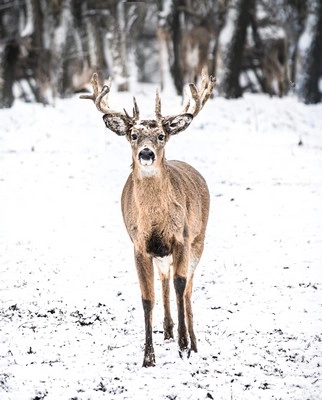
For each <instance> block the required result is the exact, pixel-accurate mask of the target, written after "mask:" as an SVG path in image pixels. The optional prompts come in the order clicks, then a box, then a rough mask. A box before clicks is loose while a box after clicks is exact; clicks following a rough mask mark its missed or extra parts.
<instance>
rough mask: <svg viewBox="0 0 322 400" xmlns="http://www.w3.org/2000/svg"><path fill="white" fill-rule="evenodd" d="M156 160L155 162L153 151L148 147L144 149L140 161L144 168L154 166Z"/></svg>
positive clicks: (140, 153)
mask: <svg viewBox="0 0 322 400" xmlns="http://www.w3.org/2000/svg"><path fill="white" fill-rule="evenodd" d="M154 160H155V154H154V151H152V150H151V149H149V148H148V147H144V148H143V149H142V150H141V151H140V152H139V161H140V163H141V164H142V165H144V166H149V165H152V164H153V161H154Z"/></svg>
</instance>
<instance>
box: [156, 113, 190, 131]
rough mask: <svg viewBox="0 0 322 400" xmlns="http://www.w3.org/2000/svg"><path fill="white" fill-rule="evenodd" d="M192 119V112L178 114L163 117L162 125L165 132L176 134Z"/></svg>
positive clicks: (185, 127)
mask: <svg viewBox="0 0 322 400" xmlns="http://www.w3.org/2000/svg"><path fill="white" fill-rule="evenodd" d="M192 119H193V115H192V114H180V115H177V116H175V117H165V118H164V120H163V122H162V125H163V128H164V130H165V131H166V133H168V134H169V135H176V134H177V133H179V132H181V131H184V130H185V129H187V128H188V126H189V125H190V122H191V121H192Z"/></svg>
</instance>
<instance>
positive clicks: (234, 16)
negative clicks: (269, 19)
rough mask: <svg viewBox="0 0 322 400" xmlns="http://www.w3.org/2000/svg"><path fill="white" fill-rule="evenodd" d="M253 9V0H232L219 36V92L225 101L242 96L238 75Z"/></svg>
mask: <svg viewBox="0 0 322 400" xmlns="http://www.w3.org/2000/svg"><path fill="white" fill-rule="evenodd" d="M253 9H254V0H232V2H231V6H230V9H229V11H228V15H227V22H226V26H225V28H224V29H223V31H222V32H221V35H220V39H219V40H220V47H221V52H222V70H221V72H220V73H219V74H220V75H221V79H220V86H219V90H220V92H221V93H222V94H223V95H224V97H226V98H227V99H230V98H232V99H233V98H238V97H240V96H241V95H242V89H241V86H240V83H239V75H240V71H241V66H242V57H243V50H244V44H245V41H246V30H247V26H248V25H249V23H250V15H251V13H252V12H253Z"/></svg>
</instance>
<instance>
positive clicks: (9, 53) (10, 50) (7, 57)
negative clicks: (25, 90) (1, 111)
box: [0, 41, 19, 108]
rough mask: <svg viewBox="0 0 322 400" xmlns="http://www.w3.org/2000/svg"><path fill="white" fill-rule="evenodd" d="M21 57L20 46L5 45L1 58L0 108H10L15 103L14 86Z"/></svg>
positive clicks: (13, 44) (15, 44)
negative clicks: (19, 57) (17, 65)
mask: <svg viewBox="0 0 322 400" xmlns="http://www.w3.org/2000/svg"><path fill="white" fill-rule="evenodd" d="M18 55H19V45H18V44H17V43H16V42H14V41H12V42H9V43H7V44H6V45H5V48H4V52H3V55H2V57H1V77H0V80H1V82H0V108H10V107H11V106H12V104H13V102H14V96H13V91H12V88H13V84H14V75H15V68H16V64H17V60H18Z"/></svg>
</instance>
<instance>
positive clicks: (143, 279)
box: [135, 251, 155, 367]
mask: <svg viewBox="0 0 322 400" xmlns="http://www.w3.org/2000/svg"><path fill="white" fill-rule="evenodd" d="M135 265H136V269H137V273H138V277H139V282H140V288H141V294H142V305H143V310H144V321H145V348H144V358H143V367H153V366H155V355H154V349H153V341H152V312H153V307H154V273H153V263H152V258H151V257H150V256H149V255H147V254H144V253H142V252H138V251H135Z"/></svg>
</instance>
